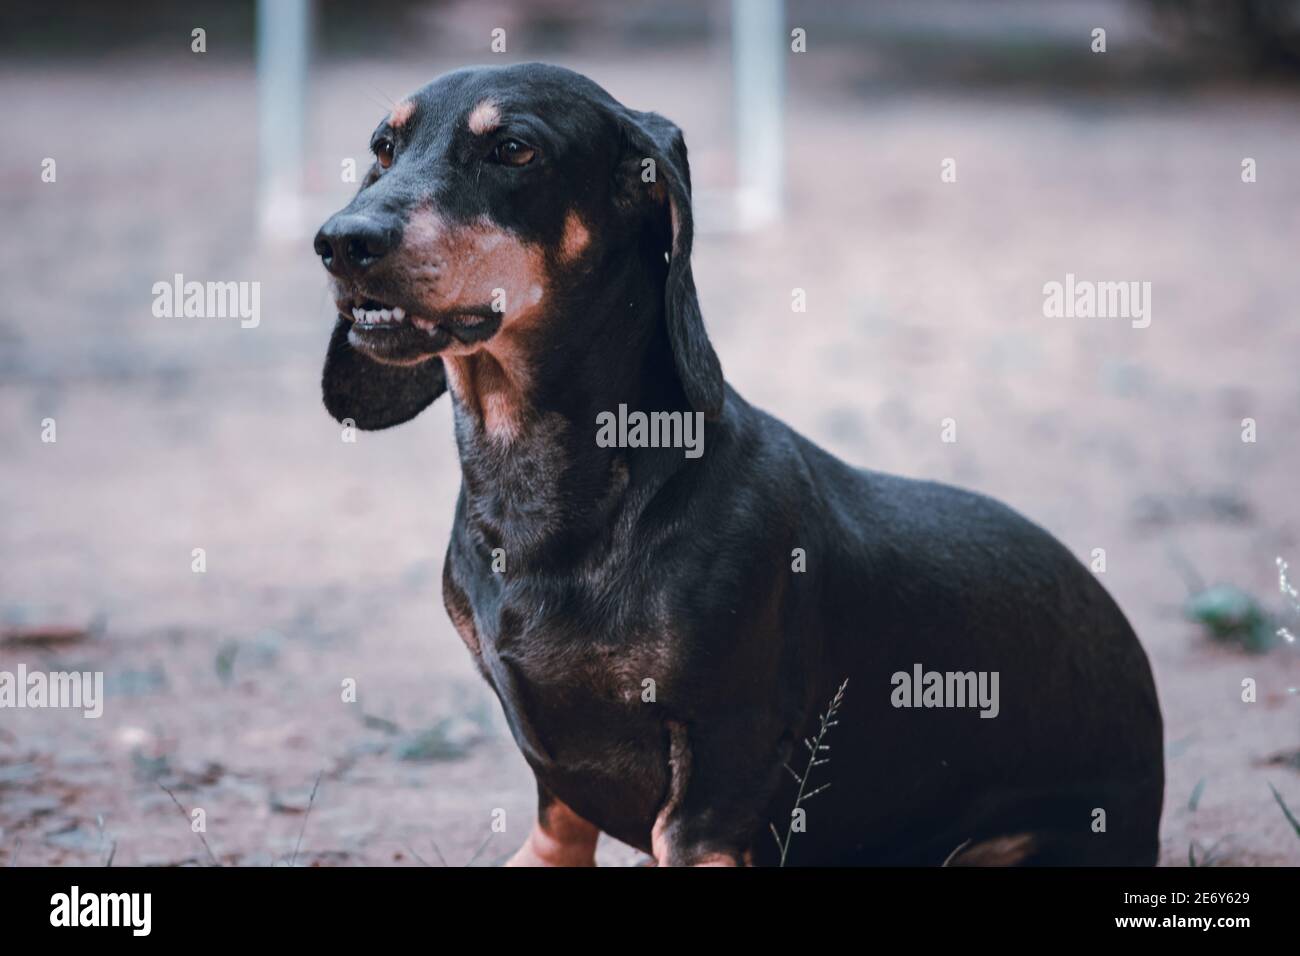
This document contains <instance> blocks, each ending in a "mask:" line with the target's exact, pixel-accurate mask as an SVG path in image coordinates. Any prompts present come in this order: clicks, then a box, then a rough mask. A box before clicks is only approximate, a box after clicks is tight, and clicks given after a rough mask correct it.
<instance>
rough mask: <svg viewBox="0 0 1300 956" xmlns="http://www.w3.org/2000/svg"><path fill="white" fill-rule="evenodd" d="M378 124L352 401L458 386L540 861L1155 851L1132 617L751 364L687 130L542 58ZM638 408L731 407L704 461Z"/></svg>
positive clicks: (341, 264) (486, 574)
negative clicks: (837, 435)
mask: <svg viewBox="0 0 1300 956" xmlns="http://www.w3.org/2000/svg"><path fill="white" fill-rule="evenodd" d="M371 146H372V148H373V150H374V153H375V156H376V161H375V164H374V166H373V167H372V168H371V170H370V171H369V174H368V175H367V177H366V179H365V182H364V183H363V184H362V186H361V189H360V191H359V192H358V194H357V196H356V198H354V199H353V200H352V202H351V203H350V204H349V205H348V206H347V208H346V209H344V210H342V211H341V212H339V213H338V214H336V215H335V216H334V217H333V218H331V219H330V220H329V222H327V223H326V224H325V226H324V227H323V228H322V229H321V231H320V233H319V235H318V236H317V238H316V251H317V252H318V253H319V254H320V256H321V258H322V259H323V261H324V263H325V266H326V268H327V269H328V270H329V271H330V273H331V274H332V275H333V277H334V278H333V286H334V291H335V295H336V299H337V301H338V308H339V319H338V323H337V325H336V326H335V329H334V335H333V338H332V339H331V341H330V345H329V351H328V355H327V357H326V361H325V372H324V393H325V405H326V407H327V408H328V410H329V411H330V413H331V414H332V415H334V417H335V418H337V419H339V420H345V419H351V420H352V422H353V423H355V425H356V426H357V427H360V428H367V429H375V428H387V427H389V426H391V425H396V424H398V423H400V422H404V421H406V420H408V419H410V418H412V417H413V416H414V415H416V414H417V413H419V411H420V410H421V409H422V408H424V407H425V406H426V405H428V404H429V403H430V402H432V401H433V400H434V399H435V398H437V396H438V395H439V394H441V393H442V392H443V391H444V390H445V389H446V388H447V387H448V386H450V390H451V393H452V400H453V402H454V404H455V420H456V438H457V443H458V445H459V449H460V458H461V467H462V469H463V474H464V482H463V485H462V487H461V492H460V499H459V501H458V503H457V506H456V521H455V528H454V530H453V532H452V538H451V544H450V547H449V548H448V551H447V561H446V567H445V571H444V576H443V593H444V597H445V602H446V606H447V611H448V613H449V614H450V616H451V619H452V621H453V622H454V623H455V625H456V628H457V630H458V631H459V632H460V634H461V636H462V638H463V639H464V641H465V643H466V644H467V645H468V646H469V648H470V650H471V652H472V653H473V655H474V658H475V662H476V663H477V665H478V667H479V670H480V671H481V672H482V673H483V675H484V677H485V678H486V679H487V680H488V682H489V683H490V684H491V685H492V688H493V690H494V691H495V692H496V694H497V696H498V697H499V698H500V700H501V706H502V708H503V709H504V711H505V715H506V718H507V720H508V722H509V725H510V728H511V731H512V732H513V734H514V737H515V740H516V741H517V742H518V745H519V747H520V749H521V750H522V751H523V753H524V756H525V757H526V758H527V760H528V763H529V764H530V766H531V767H532V769H533V771H534V773H535V775H536V777H537V789H538V795H539V801H540V807H539V813H538V817H539V821H538V825H537V827H536V828H535V829H534V830H533V832H532V834H531V835H530V836H529V838H528V841H527V842H526V844H525V845H524V847H523V849H521V850H520V851H519V853H518V854H516V856H515V858H514V862H517V863H548V864H584V863H585V864H590V863H592V862H593V850H594V847H595V842H596V836H597V834H598V832H599V831H600V830H604V831H605V832H607V833H609V834H612V835H613V836H615V837H617V838H618V839H620V840H622V841H624V842H626V843H629V844H631V845H632V846H634V847H639V848H641V849H643V850H645V851H646V852H648V853H651V854H652V855H653V856H654V858H655V860H656V861H657V862H658V863H660V864H661V865H662V864H710V863H713V864H734V863H745V862H753V863H770V862H773V861H774V860H775V859H777V857H778V852H777V843H776V841H775V840H774V839H773V837H772V833H771V830H772V829H773V827H774V828H775V829H776V830H777V831H779V832H780V833H781V834H782V836H783V838H784V835H785V834H786V833H787V830H789V829H790V828H791V827H792V826H793V827H794V833H793V837H792V839H791V840H790V842H789V851H790V852H789V856H788V862H791V863H851V862H858V863H867V862H876V863H911V864H939V863H942V862H944V861H945V860H948V861H950V862H962V863H980V862H1025V863H1104V864H1151V863H1154V862H1155V860H1156V855H1157V850H1158V834H1157V831H1158V825H1159V820H1160V810H1161V801H1162V792H1163V786H1164V768H1163V762H1162V729H1161V718H1160V710H1159V706H1158V704H1157V701H1156V692H1155V686H1154V684H1153V681H1152V677H1151V671H1150V668H1149V666H1148V664H1147V660H1146V656H1145V655H1144V653H1143V651H1142V648H1141V646H1140V645H1139V644H1138V641H1137V638H1136V637H1135V636H1134V634H1133V631H1132V630H1131V628H1130V627H1129V625H1128V623H1127V621H1126V620H1125V619H1124V616H1123V614H1122V613H1121V612H1120V611H1119V609H1118V608H1117V607H1116V606H1115V604H1114V603H1113V602H1112V601H1111V599H1110V597H1109V596H1108V595H1107V594H1106V592H1105V591H1104V590H1103V589H1102V588H1101V586H1100V585H1098V584H1097V582H1096V580H1095V578H1094V577H1093V575H1091V574H1090V573H1089V572H1088V571H1087V570H1086V569H1085V568H1084V567H1083V566H1082V565H1080V564H1079V563H1078V562H1077V561H1076V560H1075V559H1074V558H1073V557H1072V556H1071V555H1070V553H1069V552H1068V551H1067V550H1066V549H1065V548H1064V547H1063V546H1062V545H1060V544H1059V543H1057V542H1056V541H1055V540H1054V539H1053V538H1051V537H1050V536H1049V535H1048V534H1047V533H1046V532H1044V531H1043V530H1041V529H1040V528H1038V527H1036V526H1035V525H1033V524H1031V523H1030V522H1028V521H1026V520H1025V519H1024V518H1021V517H1020V516H1018V515H1017V514H1015V513H1014V512H1012V511H1010V510H1008V509H1007V508H1006V507H1004V506H1002V505H1000V504H998V503H996V502H994V501H991V500H989V499H987V498H984V497H981V496H979V495H976V494H972V493H969V492H965V491H960V490H957V489H954V488H949V487H945V486H943V485H937V484H931V483H927V482H919V481H910V480H904V479H901V478H894V477H890V476H888V475H882V474H877V473H873V472H868V471H861V470H858V469H855V468H851V467H849V466H848V465H846V464H844V463H843V462H841V461H839V460H838V459H836V458H834V457H832V456H831V455H829V454H827V453H826V452H824V451H822V450H821V449H820V448H818V447H816V446H815V445H813V444H812V443H811V442H809V441H807V440H806V439H804V438H802V437H801V436H799V435H797V434H796V433H794V432H793V431H791V430H790V429H789V428H788V427H786V426H785V425H783V424H782V423H781V422H779V421H777V420H776V419H774V418H771V417H770V416H768V415H766V414H765V413H763V412H761V411H759V410H758V409H756V408H753V407H752V406H750V405H748V404H746V402H745V401H744V399H742V398H741V397H740V396H739V395H737V394H736V392H735V391H733V390H732V389H731V388H730V387H728V386H727V385H725V384H724V382H723V378H722V371H721V368H720V367H719V364H718V359H717V357H716V356H715V354H714V351H713V348H712V346H711V345H710V344H709V340H708V337H707V336H706V334H705V330H704V323H703V320H702V319H701V316H700V310H699V306H698V303H697V302H696V295H695V284H694V280H693V278H692V276H691V261H690V260H691V237H692V220H691V187H690V174H689V169H688V167H687V161H686V147H685V145H684V144H683V142H682V136H681V132H680V130H678V129H677V127H675V126H674V125H673V124H672V123H670V122H668V121H667V120H665V119H664V118H663V117H661V116H658V115H656V114H654V113H641V112H637V111H635V110H630V109H627V108H625V107H623V106H622V105H620V104H619V103H617V102H616V101H614V100H613V99H612V98H611V97H610V96H609V95H608V94H607V93H605V92H604V91H603V90H602V89H600V88H599V87H598V86H596V85H595V84H594V83H592V82H591V81H590V80H588V79H586V78H584V77H582V76H579V75H577V74H575V73H572V72H569V71H567V70H563V69H559V68H556V67H551V66H545V65H539V64H529V65H523V66H511V67H504V68H483V69H469V70H461V71H458V72H455V73H451V74H449V75H447V76H444V77H442V78H441V79H439V80H437V81H435V82H434V83H432V84H430V85H429V86H427V87H425V88H424V89H423V90H421V91H420V92H419V93H417V94H415V95H414V96H413V97H412V98H411V99H409V100H407V101H405V102H403V103H402V104H400V105H399V106H398V107H397V108H396V109H395V110H394V111H393V114H392V115H391V116H390V117H388V119H386V120H385V121H384V122H383V123H382V124H380V126H379V128H378V129H377V130H376V131H375V133H374V136H373V137H372V140H371ZM621 405H623V406H626V408H627V409H631V410H634V411H636V410H640V411H644V412H666V413H674V412H675V413H677V417H676V418H674V419H671V420H673V421H675V422H677V423H681V422H683V421H686V422H687V423H689V422H690V421H693V420H694V419H693V418H692V419H686V418H683V416H693V415H694V414H695V413H701V417H702V418H703V419H706V420H707V425H706V426H705V427H704V431H703V438H704V444H703V455H702V456H701V457H697V458H692V457H688V456H687V455H685V454H683V451H682V449H681V448H671V447H637V448H627V447H605V446H606V445H608V444H609V443H608V442H598V441H597V440H596V435H597V431H598V424H597V423H598V421H599V420H600V419H601V417H602V416H605V415H607V414H608V413H610V412H616V410H618V409H619V406H621ZM662 420H664V421H667V420H670V416H663V418H662ZM922 671H925V672H928V671H936V672H939V673H938V677H937V678H935V679H931V678H927V677H922V676H921V675H922ZM913 674H915V675H916V676H917V677H918V678H921V679H920V683H921V685H922V686H916V687H912V686H910V683H911V679H912V675H913ZM945 674H947V675H948V676H947V677H945V676H944V675H945ZM954 678H955V679H954ZM846 679H847V680H848V688H847V690H846V693H845V696H844V700H843V703H842V705H841V706H840V708H839V710H838V713H837V715H836V717H835V721H836V725H835V726H833V727H832V728H831V729H830V730H829V732H828V734H827V736H826V738H825V743H826V744H827V745H829V746H830V748H831V749H830V750H828V751H821V752H819V754H820V756H821V757H829V758H830V761H829V763H828V764H824V765H818V766H817V767H814V768H813V772H812V779H811V780H810V781H809V783H808V786H807V790H812V789H813V788H815V787H817V786H819V785H820V784H821V783H823V782H829V783H830V784H831V787H830V788H829V789H828V790H826V791H825V792H824V793H819V794H818V795H817V796H816V797H815V799H813V800H810V801H808V802H807V805H806V807H805V806H801V807H800V812H799V813H798V814H792V811H793V809H794V804H795V795H796V791H797V784H798V781H797V780H796V779H793V778H792V774H791V773H790V772H787V769H786V767H787V765H789V766H790V767H791V768H793V769H794V770H795V771H797V773H796V774H794V776H795V777H798V776H802V775H803V771H804V768H805V767H806V765H807V759H808V753H807V750H806V745H805V738H808V737H809V736H810V735H812V734H813V733H814V732H815V731H816V730H817V728H818V727H819V715H820V714H821V713H822V712H823V711H824V710H825V709H826V707H827V705H828V702H829V701H830V699H831V698H832V696H833V695H834V694H835V692H836V689H837V688H838V687H840V685H841V684H842V683H843V682H844V681H845V680H846ZM936 681H937V683H936ZM994 681H996V683H995V682H994ZM977 686H978V687H979V688H980V691H981V692H984V691H988V690H989V688H990V687H991V688H992V691H993V694H992V699H988V698H986V697H980V706H981V707H982V708H983V709H982V711H979V710H975V709H972V708H971V705H972V704H973V703H974V702H975V701H974V698H975V697H976V687H977ZM923 690H924V694H923V693H922V691H923ZM999 693H1000V700H999V699H998V697H999ZM958 698H960V699H958ZM963 703H964V704H965V706H962V704H963ZM912 705H921V706H919V707H917V706H912ZM939 705H946V706H939ZM981 716H988V717H993V718H994V719H981Z"/></svg>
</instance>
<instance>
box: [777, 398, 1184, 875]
mask: <svg viewBox="0 0 1300 956" xmlns="http://www.w3.org/2000/svg"><path fill="white" fill-rule="evenodd" d="M756 414H759V415H761V413H756ZM761 417H762V419H763V420H764V424H763V428H764V429H766V430H769V431H770V432H771V433H772V434H774V435H775V436H776V437H775V440H776V441H777V442H778V443H780V444H782V445H787V446H788V447H789V448H790V449H791V450H793V451H796V452H797V455H798V456H799V458H800V459H802V460H803V461H806V462H808V463H809V467H808V468H807V469H806V470H805V469H803V468H800V469H799V470H800V471H801V472H802V473H805V474H807V475H809V476H810V477H811V480H812V482H813V485H812V487H811V488H809V489H804V491H803V492H802V494H803V495H805V496H806V497H805V498H804V500H803V501H802V503H801V507H802V508H804V509H806V510H807V511H808V512H809V517H808V519H807V522H806V525H807V531H806V535H805V537H806V539H807V540H808V542H809V548H810V549H809V551H808V571H807V572H806V574H805V575H799V574H796V575H794V578H795V579H796V582H797V583H796V585H795V586H794V589H793V592H792V595H791V600H792V601H793V602H794V605H795V607H794V608H792V609H791V610H792V612H793V613H788V614H787V615H786V618H787V620H790V621H793V622H798V623H797V624H796V625H795V626H796V627H797V628H799V629H801V630H802V631H803V633H798V634H795V633H792V634H790V635H788V639H789V640H792V641H795V642H797V643H798V642H805V641H807V639H808V637H809V636H812V638H813V640H814V643H813V644H812V645H808V646H805V647H804V650H803V660H804V661H806V662H807V666H808V669H809V670H808V673H809V674H810V675H811V679H810V680H809V681H808V684H807V686H808V687H810V688H812V695H811V699H810V700H809V701H808V704H809V707H810V715H809V719H808V721H807V723H806V725H805V728H804V731H805V734H807V733H810V732H813V731H815V730H816V720H815V718H816V716H817V712H818V709H819V708H821V707H822V706H823V705H824V704H825V702H826V701H828V700H829V699H830V697H831V696H832V694H833V693H834V691H835V689H836V687H838V686H839V684H840V683H842V682H843V681H844V680H846V679H847V680H848V681H849V689H848V692H847V693H846V695H845V699H844V702H843V704H842V705H841V710H840V714H839V717H840V719H839V720H838V721H837V725H836V726H835V727H834V728H833V730H832V731H831V732H830V733H829V734H828V737H827V741H828V743H829V744H830V745H831V750H830V751H829V752H828V753H827V754H826V756H829V757H830V762H829V764H826V765H823V766H822V767H820V768H818V774H817V775H816V776H814V778H813V779H812V781H811V782H810V786H816V785H817V784H818V782H819V781H821V780H824V781H826V782H829V783H831V787H830V788H829V789H828V790H827V791H826V792H825V793H824V794H819V795H818V796H817V797H816V798H815V800H813V801H810V802H809V804H808V806H807V814H808V817H809V820H808V824H807V832H806V834H804V835H801V836H800V838H799V839H798V840H796V841H792V843H791V847H792V850H791V856H790V859H791V861H792V862H795V863H798V862H849V861H853V862H887V863H930V864H937V863H941V862H943V861H944V860H946V859H948V857H949V856H950V855H953V851H955V850H957V849H958V848H959V847H962V846H963V845H965V849H964V851H963V853H958V854H956V855H955V856H954V857H953V859H954V862H960V861H962V860H963V858H965V860H967V861H970V862H995V861H996V862H1038V863H1107V864H1120V865H1123V864H1130V865H1131V864H1147V865H1150V864H1153V863H1154V862H1155V859H1156V855H1157V852H1158V826H1159V819H1160V811H1161V804H1162V800H1163V783H1164V780H1163V778H1164V774H1163V731H1162V724H1161V717H1160V709H1159V705H1158V702H1157V699H1156V691H1155V684H1154V681H1153V679H1152V675H1151V670H1150V666H1149V664H1148V662H1147V659H1146V655H1145V653H1144V652H1143V650H1142V647H1141V645H1140V644H1139V643H1138V640H1137V637H1136V635H1135V634H1134V633H1133V630H1132V628H1131V627H1130V626H1129V624H1128V621H1127V620H1126V619H1125V617H1124V615H1123V613H1122V612H1121V611H1120V610H1119V608H1118V607H1117V606H1116V604H1115V602H1114V601H1113V600H1112V599H1111V598H1110V596H1109V595H1108V594H1107V593H1106V591H1105V589H1104V588H1103V587H1102V586H1101V585H1100V584H1099V583H1098V581H1097V579H1096V577H1095V576H1094V575H1093V574H1091V573H1090V572H1089V571H1088V570H1087V569H1086V568H1085V567H1084V566H1083V565H1082V564H1081V563H1080V562H1079V561H1078V560H1077V559H1075V557H1074V556H1073V555H1072V554H1070V553H1069V552H1068V551H1067V550H1066V549H1065V548H1064V547H1063V546H1062V545H1061V544H1060V543H1059V542H1057V541H1056V540H1055V539H1054V538H1053V537H1052V536H1051V535H1049V534H1048V533H1047V532H1045V531H1044V530H1042V529H1041V528H1039V527H1038V526H1036V525H1034V524H1033V523H1031V522H1029V521H1028V520H1026V519H1025V518H1023V517H1022V516H1020V515H1019V514H1017V513H1016V512H1014V511H1012V510H1011V509H1009V508H1007V507H1006V506H1004V505H1002V504H1000V503H998V502H996V501H994V500H992V499H990V498H987V497H984V496H982V495H979V494H975V493H972V492H969V491H963V490H961V489H958V488H953V487H950V486H946V485H942V484H937V483H933V482H925V481H914V480H910V479H906V478H900V477H896V476H891V475H885V474H880V473H877V472H871V471H862V470H858V469H853V468H850V467H849V466H847V465H845V464H844V463H842V462H840V461H839V460H838V459H835V458H834V457H833V456H831V455H829V454H828V453H826V452H824V451H822V450H821V449H819V448H817V447H816V446H814V445H812V444H811V443H810V442H808V441H807V440H805V439H803V438H802V437H800V436H798V435H797V434H795V433H793V432H791V431H789V430H788V429H786V428H785V426H784V425H781V424H780V423H779V422H776V421H775V420H774V419H771V418H770V417H768V416H765V415H761ZM810 492H811V493H810ZM800 578H803V580H802V581H801V580H799V579H800ZM933 673H937V674H939V675H941V676H943V675H950V674H952V675H958V677H957V679H956V680H955V681H954V680H949V681H947V682H946V684H945V687H944V688H943V689H944V690H946V689H947V688H948V687H950V686H955V687H957V689H958V690H959V691H966V690H974V688H975V687H976V686H982V688H983V689H984V690H985V691H987V690H988V689H989V687H990V685H992V688H994V689H995V691H996V693H995V699H994V700H987V701H985V702H983V703H981V702H980V701H979V700H975V701H972V700H965V701H962V702H958V701H954V700H952V699H949V697H947V696H945V695H944V694H943V693H942V691H941V690H940V689H939V688H937V687H936V688H935V691H936V693H935V694H934V696H932V697H931V698H930V700H929V701H927V700H925V693H924V687H923V686H917V683H918V682H917V678H918V677H922V675H929V674H933ZM894 675H906V681H904V680H902V679H899V680H897V681H894V680H893V678H894ZM968 675H973V679H972V678H971V677H970V676H968ZM992 675H996V683H995V684H993V683H992V681H993V677H992ZM980 680H983V681H984V684H983V685H979V683H978V682H979V681H980ZM921 683H922V684H924V680H922V681H921ZM904 684H905V685H906V686H903V685H904ZM804 756H805V753H804V748H803V747H802V746H801V747H799V748H797V749H796V753H795V758H796V759H795V761H794V763H795V767H796V769H799V768H802V766H803V764H802V763H801V761H802V759H803V757H804ZM788 783H789V785H785V786H782V787H781V788H780V790H779V791H778V794H777V796H776V798H775V799H774V800H773V802H772V807H771V816H772V817H773V819H776V820H781V819H783V818H784V817H787V816H788V814H789V812H790V807H791V805H792V803H793V800H794V791H793V789H792V787H793V781H792V780H791V781H789V782H788ZM819 816H820V817H821V818H822V819H833V820H834V821H835V825H834V826H832V827H825V828H821V829H822V833H821V834H820V836H819V834H818V829H819V828H818V827H817V826H816V820H817V818H818V817H819ZM846 821H853V822H852V823H850V824H848V825H845V822H846ZM828 831H833V832H828ZM849 831H854V832H853V833H852V835H851V834H850V832H849ZM979 847H982V848H983V850H982V851H979V850H977V848H979ZM981 852H982V854H983V855H981Z"/></svg>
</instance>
